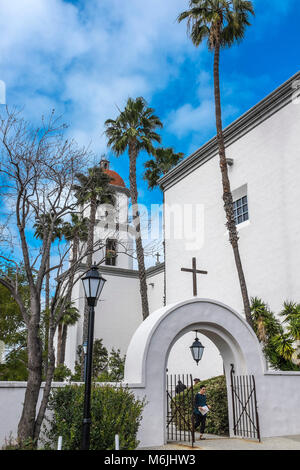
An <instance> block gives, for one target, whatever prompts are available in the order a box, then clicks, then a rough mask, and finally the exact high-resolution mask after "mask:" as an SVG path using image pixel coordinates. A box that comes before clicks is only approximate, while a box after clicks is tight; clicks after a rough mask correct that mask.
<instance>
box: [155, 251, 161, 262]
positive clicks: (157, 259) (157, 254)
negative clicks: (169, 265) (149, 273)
mask: <svg viewBox="0 0 300 470" xmlns="http://www.w3.org/2000/svg"><path fill="white" fill-rule="evenodd" d="M155 256H156V264H160V261H159V258H160V256H161V255H160V253H156V255H155Z"/></svg>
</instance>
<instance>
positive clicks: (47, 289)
mask: <svg viewBox="0 0 300 470" xmlns="http://www.w3.org/2000/svg"><path fill="white" fill-rule="evenodd" d="M49 269H50V255H49V258H48V259H47V263H46V270H47V271H48V270H49ZM45 298H46V299H45V300H46V301H45V345H44V352H45V364H44V371H45V375H46V374H47V367H48V340H49V312H50V272H47V274H46V280H45Z"/></svg>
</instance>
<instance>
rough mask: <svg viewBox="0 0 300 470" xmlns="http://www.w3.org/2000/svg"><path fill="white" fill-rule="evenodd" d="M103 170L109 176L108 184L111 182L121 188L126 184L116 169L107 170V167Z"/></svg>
mask: <svg viewBox="0 0 300 470" xmlns="http://www.w3.org/2000/svg"><path fill="white" fill-rule="evenodd" d="M103 171H104V173H106V174H107V175H108V176H110V177H111V181H110V184H113V185H114V186H121V187H122V188H126V185H125V183H124V181H123V179H122V178H121V176H120V175H119V174H118V173H117V172H116V171H113V170H109V169H105V170H103Z"/></svg>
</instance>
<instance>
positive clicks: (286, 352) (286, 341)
mask: <svg viewBox="0 0 300 470" xmlns="http://www.w3.org/2000/svg"><path fill="white" fill-rule="evenodd" d="M271 343H272V344H273V346H274V347H275V350H276V352H277V353H278V354H279V355H280V356H281V357H283V359H285V360H286V361H291V359H292V357H293V354H294V353H295V349H294V348H293V339H292V338H291V337H290V335H289V334H288V333H283V334H281V335H277V336H274V338H272V339H271Z"/></svg>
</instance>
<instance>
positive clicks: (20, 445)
mask: <svg viewBox="0 0 300 470" xmlns="http://www.w3.org/2000/svg"><path fill="white" fill-rule="evenodd" d="M36 449H37V446H36V442H35V441H34V440H33V439H30V438H28V439H26V440H25V441H20V440H19V439H18V438H17V439H14V438H13V436H12V434H10V436H9V438H8V439H7V438H6V439H5V440H4V445H3V446H2V448H1V450H36Z"/></svg>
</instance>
